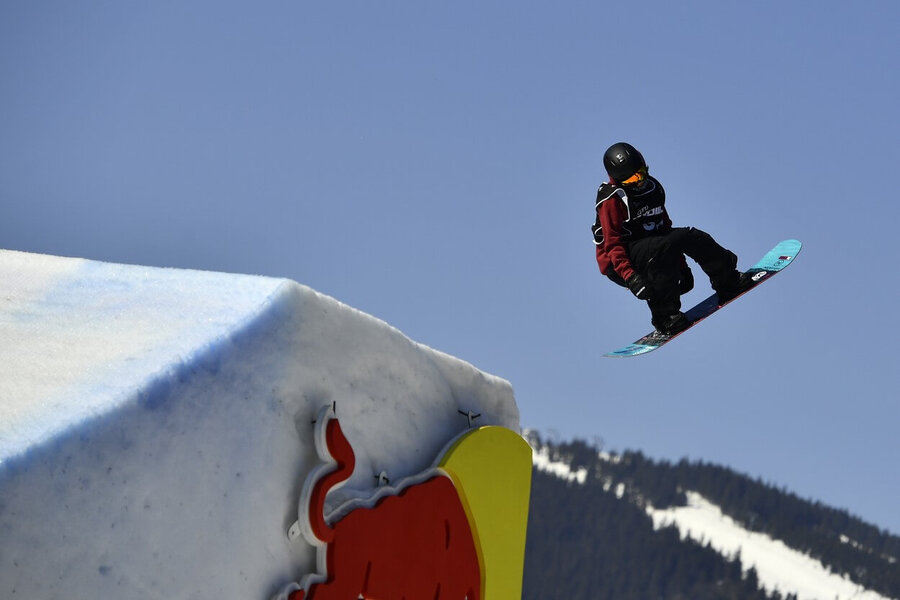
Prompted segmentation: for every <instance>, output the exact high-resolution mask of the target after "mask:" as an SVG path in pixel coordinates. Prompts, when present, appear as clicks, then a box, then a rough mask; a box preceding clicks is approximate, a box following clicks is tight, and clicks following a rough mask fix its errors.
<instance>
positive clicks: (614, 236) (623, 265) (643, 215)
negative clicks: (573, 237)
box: [591, 142, 741, 334]
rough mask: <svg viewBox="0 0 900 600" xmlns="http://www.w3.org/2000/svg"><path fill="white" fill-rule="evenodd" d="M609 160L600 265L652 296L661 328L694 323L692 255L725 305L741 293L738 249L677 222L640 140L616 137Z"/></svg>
mask: <svg viewBox="0 0 900 600" xmlns="http://www.w3.org/2000/svg"><path fill="white" fill-rule="evenodd" d="M603 166H604V167H605V168H606V173H607V175H609V181H607V182H605V183H603V184H602V185H601V186H600V188H599V189H598V190H597V203H596V206H595V208H596V213H597V215H596V220H595V221H594V225H593V227H592V228H591V229H592V231H593V233H594V244H595V245H596V254H597V264H598V265H599V266H600V272H601V273H603V274H604V275H606V276H607V277H608V278H609V279H611V280H612V281H613V282H614V283H616V284H618V285H620V286H623V287H627V288H628V289H629V290H631V293H632V294H634V295H635V297H637V298H638V299H639V300H646V301H647V304H648V306H649V307H650V315H651V323H652V324H653V326H654V327H655V328H656V329H657V330H659V331H661V332H663V333H666V334H675V333H678V332H680V331H683V330H685V329H687V328H688V327H689V326H690V325H691V323H690V321H689V320H688V319H687V317H685V315H684V313H682V312H681V295H682V294H686V293H687V292H689V291H690V290H691V289H693V287H694V276H693V273H692V272H691V269H690V267H689V266H688V264H687V261H686V260H685V258H684V257H685V255H687V256H689V257H690V258H691V259H693V260H694V261H696V262H697V264H698V265H700V268H701V269H703V272H704V273H706V274H707V275H708V276H709V281H710V284H711V285H712V288H713V290H714V291H715V292H716V294H717V295H718V297H719V302H720V304H721V303H724V302H727V301H728V300H731V299H732V298H734V297H735V296H737V295H739V294H740V292H741V273H740V271H738V270H737V256H735V254H734V253H733V252H731V251H729V250H727V249H725V248H723V247H722V246H720V245H719V244H718V243H716V241H715V240H714V239H713V238H712V236H710V235H709V234H708V233H706V232H703V231H700V230H699V229H695V228H694V227H672V220H671V219H670V218H669V214H668V212H667V211H666V193H665V190H664V189H663V187H662V184H660V182H659V181H658V180H657V179H655V178H654V177H652V176H651V175H650V173H649V169H648V168H647V163H646V162H645V161H644V157H643V156H642V155H641V153H640V152H638V151H637V149H636V148H635V147H634V146H632V145H631V144H628V143H625V142H619V143H616V144H613V145H612V146H610V147H609V149H608V150H607V151H606V153H605V154H604V155H603Z"/></svg>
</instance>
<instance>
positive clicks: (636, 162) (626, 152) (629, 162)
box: [603, 142, 647, 182]
mask: <svg viewBox="0 0 900 600" xmlns="http://www.w3.org/2000/svg"><path fill="white" fill-rule="evenodd" d="M603 166H604V167H605V168H606V172H607V173H608V174H609V177H610V178H611V179H612V180H613V181H619V182H621V181H625V180H626V179H628V178H629V177H631V176H632V175H634V174H635V173H637V172H638V171H640V170H641V169H643V168H644V167H646V166H647V163H646V162H644V157H643V156H642V155H641V153H640V152H638V151H637V148H635V147H634V146H632V145H631V144H629V143H626V142H618V143H617V144H613V145H612V146H610V147H609V149H608V150H607V151H606V154H604V155H603Z"/></svg>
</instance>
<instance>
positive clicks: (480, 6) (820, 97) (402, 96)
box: [0, 0, 900, 532]
mask: <svg viewBox="0 0 900 600" xmlns="http://www.w3.org/2000/svg"><path fill="white" fill-rule="evenodd" d="M897 23H900V3H897V2H895V1H893V0H890V1H871V2H858V3H849V2H832V1H826V2H812V1H810V2H740V3H737V2H718V1H709V2H680V3H674V2H665V1H653V2H645V3H639V4H635V3H628V2H618V3H598V2H556V3H550V2H522V1H516V2H512V1H509V2H493V1H479V2H468V1H463V2H453V3H441V4H438V3H432V2H287V1H285V2H254V3H236V2H229V1H224V2H223V1H217V2H212V1H196V2H181V1H168V0H160V1H154V2H113V1H105V2H99V1H82V2H65V1H48V2H31V1H27V0H7V1H5V2H3V3H0V247H3V248H7V249H14V250H25V251H32V252H42V253H49V254H59V255H65V256H79V257H86V258H91V259H97V260H105V261H115V262H125V263H136V264H144V265H158V266H170V267H189V268H199V269H211V270H220V271H229V272H241V273H255V274H263V275H271V276H277V277H287V278H291V279H295V280H297V281H299V282H301V283H304V284H307V285H309V286H311V287H313V288H315V289H317V290H319V291H321V292H324V293H327V294H329V295H332V296H334V297H336V298H338V299H339V300H342V301H343V302H346V303H348V304H350V305H352V306H355V307H357V308H360V309H362V310H364V311H366V312H368V313H371V314H373V315H375V316H377V317H380V318H382V319H384V320H386V321H388V322H389V323H391V324H392V325H395V326H396V327H398V328H400V329H401V330H403V331H404V332H405V333H407V334H408V335H409V336H410V337H412V338H414V339H416V340H418V341H421V342H423V343H425V344H427V345H429V346H432V347H435V348H438V349H440V350H443V351H445V352H448V353H451V354H454V355H456V356H459V357H462V358H464V359H466V360H468V361H470V362H472V363H474V364H475V365H477V366H478V367H480V368H482V369H484V370H487V371H489V372H492V373H495V374H498V375H500V376H503V377H505V378H507V379H509V380H510V381H512V383H513V385H514V386H515V388H516V395H517V401H518V403H519V406H520V409H521V412H522V423H523V425H524V426H526V427H532V428H537V429H540V430H542V431H544V432H550V431H553V432H555V434H556V435H559V436H561V437H562V438H571V437H576V436H577V437H582V438H587V439H593V438H594V437H595V436H600V437H602V438H603V440H604V441H605V443H606V447H607V448H610V449H619V450H621V449H624V448H635V449H641V450H643V451H644V452H646V453H647V454H649V455H650V456H653V457H656V458H668V459H678V458H681V457H683V456H687V457H690V458H692V459H703V460H707V461H713V462H716V463H722V464H726V465H729V466H732V467H734V468H736V469H739V470H741V471H744V472H747V473H750V474H751V475H754V476H759V477H761V478H762V479H764V480H766V481H769V482H772V483H775V484H777V485H779V486H786V487H787V488H789V489H791V490H793V491H796V492H797V493H798V494H800V495H801V496H804V497H813V498H815V499H818V500H821V501H823V502H825V503H827V504H830V505H833V506H837V507H840V508H847V509H849V510H850V511H851V512H853V513H854V514H858V515H860V516H862V517H864V518H866V519H868V520H871V521H874V522H875V523H877V524H878V525H880V526H882V527H887V528H889V529H891V530H892V531H894V532H900V511H898V510H897V499H898V498H900V468H898V467H897V460H898V457H900V435H898V423H900V400H898V396H900V375H898V372H897V360H896V359H897V357H898V350H897V347H896V344H897V339H896V338H897V332H898V329H900V318H898V307H897V301H896V299H897V296H898V291H900V289H898V288H900V282H898V278H897V258H898V247H897V242H896V241H895V240H896V238H897V223H900V209H898V203H897V199H896V198H895V196H896V190H895V189H894V186H893V184H892V181H893V179H892V177H893V175H894V174H895V173H896V171H897V168H898V165H900V151H898V140H900V124H898V120H897V118H896V112H897V106H900V70H898V68H897V58H898V56H900V38H898V36H897V31H896V28H897ZM619 140H627V141H630V142H632V143H633V144H635V145H636V146H637V147H638V148H639V149H641V150H642V152H643V153H644V155H645V156H646V157H647V160H648V162H649V163H650V166H651V169H652V171H653V173H654V174H655V175H656V176H657V177H659V178H660V179H661V180H662V182H663V184H664V185H665V186H666V189H667V192H668V199H669V209H670V213H671V214H672V216H673V218H674V220H675V222H676V224H677V225H693V226H696V227H700V228H702V229H705V230H707V231H709V232H710V233H712V234H713V235H714V236H715V237H716V238H717V239H718V240H719V241H720V242H722V243H723V244H724V245H725V246H727V247H729V248H730V249H732V250H734V251H735V252H736V253H737V254H738V255H739V256H740V259H741V266H745V267H746V266H749V265H750V264H751V263H752V262H753V261H754V260H755V259H756V258H758V257H759V256H760V255H762V254H763V253H764V252H765V251H766V250H767V249H768V248H769V247H770V246H771V245H772V244H774V243H775V242H777V241H778V240H781V239H784V238H790V237H796V238H798V239H801V240H802V241H803V242H804V244H805V248H804V251H803V254H802V255H801V256H800V258H799V259H798V260H797V262H796V263H795V264H794V265H793V266H792V267H791V268H790V270H789V271H787V272H786V273H784V274H783V275H781V276H779V277H778V278H777V279H775V280H773V281H772V282H770V283H768V284H766V285H765V286H764V287H762V288H760V289H759V290H758V291H755V292H754V293H753V294H751V295H749V296H747V297H745V298H743V299H742V300H741V301H740V302H739V303H737V304H735V305H733V306H731V307H729V308H728V310H726V311H723V312H721V313H720V314H718V315H716V316H715V317H713V318H712V319H710V320H709V321H707V322H705V323H703V324H702V325H701V326H699V327H698V328H696V329H694V330H693V331H691V332H690V333H689V334H687V335H685V336H683V337H682V338H680V339H679V340H678V341H677V342H676V343H673V344H672V345H671V346H669V347H666V348H664V349H662V350H660V351H658V352H655V353H653V354H652V355H649V356H646V357H640V358H635V359H629V360H614V359H604V358H601V355H602V354H603V353H604V352H606V351H608V350H610V349H613V348H616V347H618V346H620V345H622V344H624V343H626V342H629V341H631V340H633V339H634V338H635V337H637V336H638V335H639V334H642V333H645V331H646V330H647V329H648V327H649V314H648V312H647V309H646V306H645V305H643V304H641V303H639V302H637V301H636V300H634V299H633V298H632V297H631V296H630V294H629V293H628V292H627V291H624V290H622V289H619V288H616V287H614V286H612V285H611V284H610V283H609V282H607V281H606V280H605V278H603V277H601V276H600V274H599V272H598V270H597V267H596V264H595V262H594V258H593V244H592V241H591V236H590V230H589V227H590V225H591V223H592V221H593V215H592V211H593V200H594V193H595V190H596V187H597V185H599V183H600V182H601V181H602V180H603V177H604V174H603V173H602V166H601V157H602V153H603V151H604V150H605V148H606V147H607V146H608V145H609V144H611V143H613V142H616V141H619ZM695 272H699V270H697V269H695ZM697 288H698V290H697V291H695V292H693V293H692V295H691V296H690V297H689V299H688V302H689V303H693V301H696V300H699V299H700V298H701V297H703V296H705V295H706V292H707V289H706V285H705V282H703V281H702V280H701V278H700V277H698V286H697Z"/></svg>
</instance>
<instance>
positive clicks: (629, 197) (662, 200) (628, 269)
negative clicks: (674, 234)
mask: <svg viewBox="0 0 900 600" xmlns="http://www.w3.org/2000/svg"><path fill="white" fill-rule="evenodd" d="M595 208H596V212H597V218H596V220H595V221H594V225H593V227H591V230H592V231H593V233H594V244H595V245H596V252H597V264H598V265H599V267H600V272H601V273H603V274H604V275H607V276H611V275H612V273H610V268H612V269H613V271H614V272H615V274H616V275H618V276H619V277H621V278H622V280H623V281H627V280H628V278H629V277H631V276H632V275H634V273H635V270H634V267H632V265H631V260H629V258H628V244H629V243H630V242H633V241H634V240H638V239H641V238H643V237H647V236H651V235H660V234H664V233H668V232H669V231H671V229H672V220H671V219H670V218H669V213H668V212H667V211H666V191H665V190H664V189H663V186H662V184H661V183H660V182H659V181H657V180H656V179H655V178H653V177H651V176H649V175H647V176H646V178H645V179H644V180H643V181H641V182H639V183H636V184H634V185H618V184H616V183H615V182H612V181H610V182H607V183H604V184H603V185H601V186H600V189H598V190H597V203H596V205H595Z"/></svg>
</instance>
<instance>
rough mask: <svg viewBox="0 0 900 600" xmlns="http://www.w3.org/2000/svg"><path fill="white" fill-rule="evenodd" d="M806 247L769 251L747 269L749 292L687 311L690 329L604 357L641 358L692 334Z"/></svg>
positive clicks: (793, 243) (786, 245)
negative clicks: (692, 330)
mask: <svg viewBox="0 0 900 600" xmlns="http://www.w3.org/2000/svg"><path fill="white" fill-rule="evenodd" d="M801 247H802V244H801V243H800V242H799V241H798V240H784V241H783V242H779V243H778V244H776V245H775V247H774V248H772V249H771V250H769V251H768V252H767V253H766V255H765V256H763V257H762V258H761V259H760V260H759V261H758V262H757V263H756V264H755V265H753V266H752V267H750V268H749V269H747V271H746V272H745V274H744V277H742V279H743V280H745V281H746V282H747V283H746V285H747V287H746V289H744V290H743V291H742V292H741V293H740V294H738V295H737V296H735V297H734V298H732V299H731V300H729V301H728V302H724V303H721V304H720V303H719V298H718V296H716V294H713V295H712V296H710V297H709V298H707V299H706V300H703V301H702V302H700V303H699V304H697V305H696V306H694V307H693V308H691V309H689V310H687V311H685V313H684V315H685V316H686V317H687V318H688V320H689V321H690V322H691V325H690V327H688V328H687V329H685V330H684V331H680V332H678V333H676V334H667V333H662V332H660V331H653V332H652V333H648V334H647V335H645V336H644V337H642V338H640V339H639V340H636V341H635V342H634V343H633V344H628V345H627V346H625V347H624V348H620V349H619V350H614V351H613V352H608V353H606V354H604V355H603V356H609V357H615V358H624V357H628V356H638V355H641V354H647V353H648V352H653V351H654V350H656V349H657V348H659V347H660V346H662V345H664V344H666V343H668V342H670V341H672V340H674V339H675V338H677V337H678V336H679V335H681V334H682V333H684V332H685V331H689V330H690V329H691V328H692V327H694V325H696V324H697V323H699V322H700V321H702V320H703V319H705V318H706V317H708V316H709V315H711V314H713V313H714V312H716V311H717V310H719V309H720V308H722V307H723V306H726V305H728V304H730V303H731V302H734V301H735V300H737V299H738V298H740V297H741V296H743V295H744V294H746V293H747V292H749V291H750V290H752V289H753V288H755V287H756V286H758V285H759V284H760V283H762V282H763V281H766V280H768V279H771V278H772V277H773V276H774V275H776V274H777V273H780V272H781V271H783V270H784V269H785V267H787V266H788V265H789V264H791V262H793V260H794V259H795V258H796V257H797V254H798V253H799V252H800V248H801Z"/></svg>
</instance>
